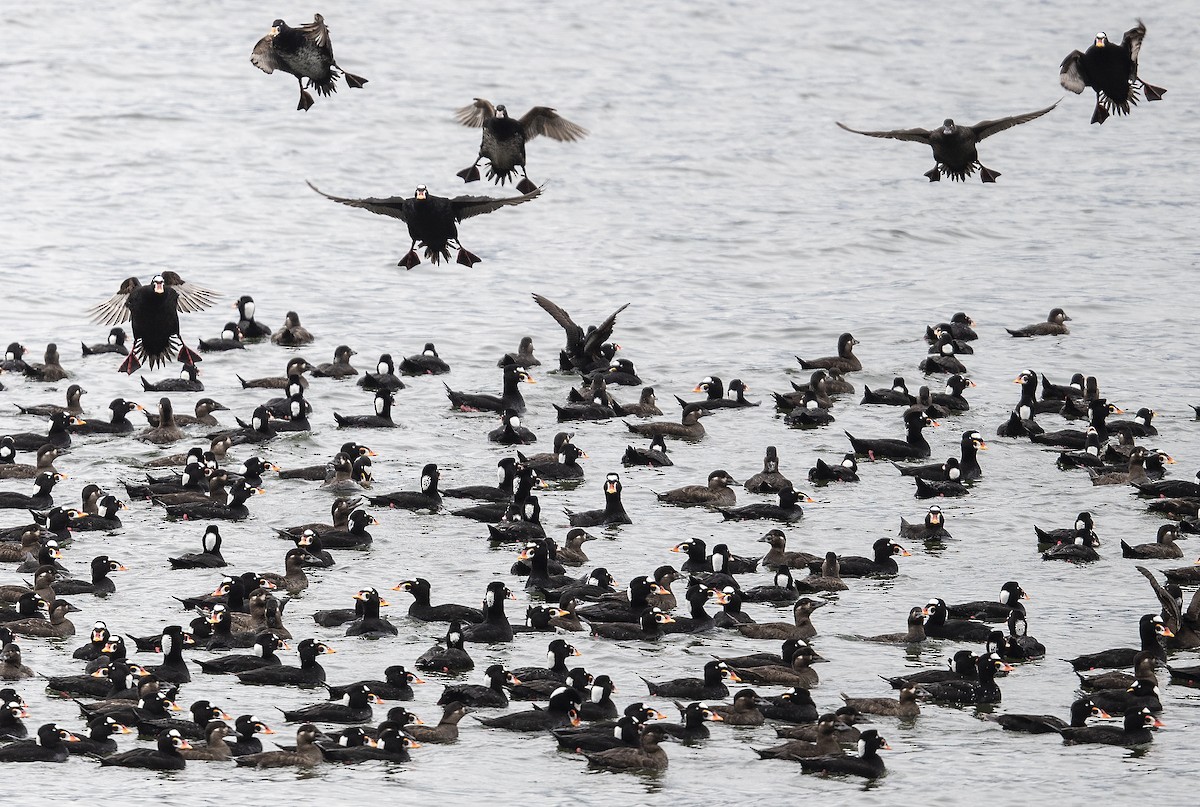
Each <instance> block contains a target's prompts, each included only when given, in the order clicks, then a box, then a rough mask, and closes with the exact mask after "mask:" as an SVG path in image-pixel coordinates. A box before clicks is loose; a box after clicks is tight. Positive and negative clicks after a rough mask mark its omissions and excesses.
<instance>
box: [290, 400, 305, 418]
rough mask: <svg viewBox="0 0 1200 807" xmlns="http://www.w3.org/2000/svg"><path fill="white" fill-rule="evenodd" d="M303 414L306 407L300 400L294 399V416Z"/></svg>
mask: <svg viewBox="0 0 1200 807" xmlns="http://www.w3.org/2000/svg"><path fill="white" fill-rule="evenodd" d="M302 414H304V407H303V406H301V405H300V402H299V401H292V417H294V418H298V417H300V416H301V415H302Z"/></svg>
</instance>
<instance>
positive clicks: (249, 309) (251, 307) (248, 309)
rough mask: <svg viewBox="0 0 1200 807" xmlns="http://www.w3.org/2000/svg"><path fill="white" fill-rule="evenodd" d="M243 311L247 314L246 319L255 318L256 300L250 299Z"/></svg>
mask: <svg viewBox="0 0 1200 807" xmlns="http://www.w3.org/2000/svg"><path fill="white" fill-rule="evenodd" d="M242 312H243V313H244V314H245V316H246V319H254V302H253V301H250V302H247V303H246V304H245V305H244V306H242Z"/></svg>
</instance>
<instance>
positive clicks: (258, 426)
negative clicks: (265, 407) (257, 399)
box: [250, 415, 264, 432]
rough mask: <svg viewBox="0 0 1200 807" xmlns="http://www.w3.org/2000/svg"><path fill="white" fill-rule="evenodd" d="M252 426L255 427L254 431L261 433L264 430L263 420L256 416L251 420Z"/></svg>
mask: <svg viewBox="0 0 1200 807" xmlns="http://www.w3.org/2000/svg"><path fill="white" fill-rule="evenodd" d="M250 425H251V426H253V427H254V431H256V432H260V431H262V430H263V426H264V424H263V419H262V418H260V417H258V416H257V415H255V416H254V417H252V418H250Z"/></svg>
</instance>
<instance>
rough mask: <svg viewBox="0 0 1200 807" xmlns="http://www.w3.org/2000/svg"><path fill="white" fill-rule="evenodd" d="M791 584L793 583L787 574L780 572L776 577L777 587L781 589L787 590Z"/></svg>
mask: <svg viewBox="0 0 1200 807" xmlns="http://www.w3.org/2000/svg"><path fill="white" fill-rule="evenodd" d="M789 582H791V581H790V580H789V579H788V576H787V575H786V574H784V573H782V572H779V573H777V574H776V575H775V585H776V586H778V587H779V588H787V587H788V583H789Z"/></svg>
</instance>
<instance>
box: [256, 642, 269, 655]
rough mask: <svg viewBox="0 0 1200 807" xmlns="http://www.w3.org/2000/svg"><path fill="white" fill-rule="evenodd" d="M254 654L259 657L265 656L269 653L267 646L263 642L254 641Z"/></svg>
mask: <svg viewBox="0 0 1200 807" xmlns="http://www.w3.org/2000/svg"><path fill="white" fill-rule="evenodd" d="M254 655H256V656H258V657H259V658H263V657H264V656H266V655H267V648H265V647H263V646H262V645H261V644H258V643H257V642H255V643H254Z"/></svg>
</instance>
